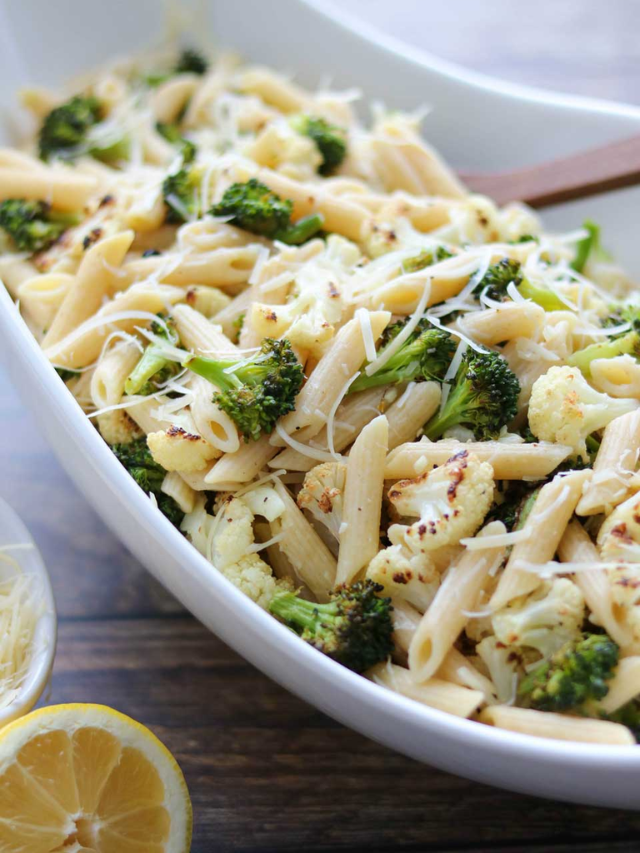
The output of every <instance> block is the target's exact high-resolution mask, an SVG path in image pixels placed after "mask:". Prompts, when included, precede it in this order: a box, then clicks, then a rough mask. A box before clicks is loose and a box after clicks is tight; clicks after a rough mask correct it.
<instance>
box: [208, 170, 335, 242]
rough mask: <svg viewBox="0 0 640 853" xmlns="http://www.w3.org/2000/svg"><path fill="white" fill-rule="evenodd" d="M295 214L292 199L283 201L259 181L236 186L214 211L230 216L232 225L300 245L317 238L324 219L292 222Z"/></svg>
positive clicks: (309, 218)
mask: <svg viewBox="0 0 640 853" xmlns="http://www.w3.org/2000/svg"><path fill="white" fill-rule="evenodd" d="M292 212H293V203H292V202H291V201H290V200H289V199H283V198H280V196H279V195H278V194H277V193H274V192H272V191H271V190H270V189H269V187H267V186H265V184H263V183H261V182H260V181H258V180H257V179H256V178H250V179H249V180H248V181H246V182H245V183H237V184H232V185H231V186H230V187H229V188H228V189H227V190H226V192H225V193H224V195H223V196H222V198H221V199H220V201H219V202H218V203H217V204H214V206H213V207H212V208H211V211H210V213H212V214H213V215H214V216H230V217H231V219H230V222H231V224H232V225H237V226H238V228H244V230H245V231H251V232H252V233H253V234H258V235H260V236H261V237H268V238H269V239H271V240H280V241H281V242H282V243H289V244H291V245H296V246H297V245H299V244H300V243H306V241H307V240H309V239H310V238H311V237H313V235H314V234H316V233H317V232H318V231H319V230H320V229H321V228H322V223H323V221H324V220H323V217H322V216H321V215H320V214H319V213H313V214H311V215H310V216H305V217H304V218H303V219H299V220H298V221H297V222H294V223H292V222H291V214H292Z"/></svg>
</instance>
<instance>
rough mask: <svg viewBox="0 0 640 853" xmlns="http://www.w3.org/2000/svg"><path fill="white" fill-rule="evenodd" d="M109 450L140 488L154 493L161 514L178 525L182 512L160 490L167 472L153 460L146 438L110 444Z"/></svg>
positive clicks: (182, 516) (172, 500)
mask: <svg viewBox="0 0 640 853" xmlns="http://www.w3.org/2000/svg"><path fill="white" fill-rule="evenodd" d="M111 450H112V451H113V453H114V454H115V456H116V458H117V460H118V462H120V463H121V464H122V465H124V467H125V468H126V469H127V471H128V472H129V473H130V474H131V476H132V477H133V479H134V480H135V481H136V483H137V484H138V485H139V486H140V488H141V489H142V490H143V491H144V492H146V493H147V494H151V495H154V497H155V499H156V502H157V504H158V509H159V510H160V511H161V512H162V513H163V515H166V517H167V518H168V519H169V521H170V522H171V523H172V524H173V525H175V526H176V527H179V526H180V524H181V522H182V519H183V518H184V512H182V510H181V509H180V507H179V506H178V504H177V503H176V502H175V501H174V499H173V498H171V497H169V495H165V493H164V492H163V491H161V488H162V483H163V480H164V478H165V475H166V473H167V472H166V471H165V469H164V468H163V467H162V466H161V465H158V463H157V462H156V461H155V460H154V458H153V456H152V455H151V451H150V450H149V448H148V447H147V440H146V438H145V437H144V436H143V437H142V438H138V439H136V440H135V441H131V442H129V443H128V444H112V445H111Z"/></svg>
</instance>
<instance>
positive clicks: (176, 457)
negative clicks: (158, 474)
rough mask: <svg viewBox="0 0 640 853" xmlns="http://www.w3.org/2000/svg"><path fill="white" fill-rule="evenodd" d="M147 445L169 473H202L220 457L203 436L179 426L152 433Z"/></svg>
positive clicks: (148, 437)
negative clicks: (213, 460) (212, 461)
mask: <svg viewBox="0 0 640 853" xmlns="http://www.w3.org/2000/svg"><path fill="white" fill-rule="evenodd" d="M147 445H148V446H149V450H150V451H151V455H152V456H153V458H154V459H155V461H156V462H157V463H158V465H162V467H163V468H165V469H166V470H167V471H184V472H185V473H193V472H195V471H202V469H203V468H206V467H207V464H208V463H209V462H210V461H211V460H212V459H215V458H216V457H217V456H219V455H220V454H219V453H218V451H217V450H216V448H215V447H214V446H213V445H212V444H209V442H208V441H205V439H204V438H202V436H201V435H195V434H193V433H190V432H187V431H186V430H185V429H183V428H182V427H179V426H170V427H169V429H167V430H158V432H150V433H149V435H148V436H147Z"/></svg>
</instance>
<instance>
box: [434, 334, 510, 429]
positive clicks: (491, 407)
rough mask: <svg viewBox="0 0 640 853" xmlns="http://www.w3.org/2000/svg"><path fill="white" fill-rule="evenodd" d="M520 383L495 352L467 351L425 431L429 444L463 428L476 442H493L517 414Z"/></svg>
mask: <svg viewBox="0 0 640 853" xmlns="http://www.w3.org/2000/svg"><path fill="white" fill-rule="evenodd" d="M519 393H520V383H519V382H518V378H517V376H516V375H515V373H514V372H513V371H512V370H511V369H510V368H509V366H508V364H507V362H506V361H505V360H504V359H503V358H501V356H499V355H498V354H497V353H495V352H476V351H475V350H467V352H466V353H465V354H464V356H463V357H462V361H461V362H460V367H459V368H458V371H457V373H456V375H455V378H454V380H453V385H452V387H451V391H450V393H449V396H448V397H447V400H446V402H445V404H444V406H443V407H442V408H441V409H440V411H439V412H438V413H437V414H436V415H434V416H433V418H431V420H430V421H429V422H428V424H427V425H426V427H425V430H424V431H425V434H426V436H427V438H430V439H431V440H432V441H436V440H437V439H439V438H440V437H441V436H442V434H443V433H444V432H445V431H446V430H448V429H450V428H451V427H454V426H458V425H460V426H464V427H467V428H469V429H471V430H473V433H474V434H475V437H476V439H477V440H478V441H489V440H490V439H492V438H496V437H497V435H498V434H499V432H500V430H501V429H502V427H503V426H505V424H508V423H509V421H510V420H512V419H513V418H514V417H515V416H516V414H517V411H518V395H519Z"/></svg>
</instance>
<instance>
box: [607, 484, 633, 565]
mask: <svg viewBox="0 0 640 853" xmlns="http://www.w3.org/2000/svg"><path fill="white" fill-rule="evenodd" d="M598 545H599V546H600V556H601V557H602V559H603V560H605V561H612V562H615V561H616V560H624V561H625V562H627V563H640V493H638V494H635V495H632V496H631V497H630V498H629V499H628V500H626V501H624V503H621V504H620V505H619V506H617V507H616V508H615V509H614V510H613V512H612V513H611V514H610V515H609V516H607V518H606V519H605V520H604V523H603V525H602V527H601V528H600V531H599V532H598Z"/></svg>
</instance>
